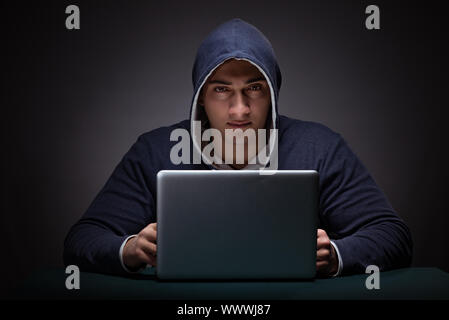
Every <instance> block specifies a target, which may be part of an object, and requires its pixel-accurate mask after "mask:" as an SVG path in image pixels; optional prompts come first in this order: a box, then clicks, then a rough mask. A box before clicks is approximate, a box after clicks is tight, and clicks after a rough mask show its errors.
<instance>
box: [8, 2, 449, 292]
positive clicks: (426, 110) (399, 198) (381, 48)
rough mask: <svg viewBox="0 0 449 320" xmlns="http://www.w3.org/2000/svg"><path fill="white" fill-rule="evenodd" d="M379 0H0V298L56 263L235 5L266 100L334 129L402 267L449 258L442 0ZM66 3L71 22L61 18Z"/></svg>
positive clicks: (173, 101) (186, 91) (176, 99)
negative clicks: (72, 27)
mask: <svg viewBox="0 0 449 320" xmlns="http://www.w3.org/2000/svg"><path fill="white" fill-rule="evenodd" d="M390 2H391V1H374V2H372V3H375V4H378V5H379V6H380V9H381V30H380V31H368V30H366V29H365V27H364V21H365V17H366V15H365V13H364V9H365V7H366V6H367V5H368V4H371V2H366V1H298V2H296V1H295V2H293V1H277V2H276V3H274V2H261V1H257V2H246V1H244V2H243V1H242V2H237V1H226V2H222V3H217V4H213V3H210V2H208V1H178V2H172V1H163V2H161V3H159V2H148V3H147V2H145V1H141V2H137V1H135V2H132V1H116V2H113V1H73V2H72V1H70V2H69V1H58V2H56V1H54V2H48V1H46V2H45V1H44V2H40V3H39V4H34V5H33V7H30V6H29V5H25V4H24V5H21V6H18V7H7V8H5V7H2V12H3V13H4V16H5V19H3V22H5V21H6V23H5V27H3V28H4V31H6V38H4V39H3V41H6V46H5V47H4V49H2V50H3V51H2V56H3V58H2V60H3V62H4V63H5V69H4V70H6V71H5V72H2V82H3V84H4V85H3V91H4V92H3V94H2V100H3V102H2V111H3V117H2V119H3V122H4V124H3V125H2V130H3V135H2V136H3V140H4V141H3V152H2V169H3V177H4V178H3V179H2V181H3V183H2V188H3V192H2V198H3V200H2V214H1V230H0V231H1V233H0V234H1V237H2V255H1V256H2V259H1V264H0V268H1V269H0V270H1V272H2V284H1V287H2V296H8V294H9V293H8V292H9V290H10V289H11V288H14V287H16V286H17V283H18V282H19V281H21V279H22V278H23V277H24V276H26V275H27V274H29V273H30V272H31V271H33V270H36V269H37V268H41V267H44V268H45V267H47V266H53V265H62V248H63V240H64V237H65V235H66V234H67V232H68V230H69V228H70V226H71V225H72V224H73V223H75V221H76V220H77V219H79V218H80V216H81V215H82V214H83V212H84V211H85V210H86V209H87V207H88V205H89V204H90V203H91V201H92V200H93V198H94V197H95V196H96V194H97V193H98V191H99V190H100V188H101V187H102V186H103V185H104V183H105V182H106V180H107V178H108V177H109V175H110V174H111V173H112V170H113V169H114V167H115V166H116V165H117V164H118V162H119V161H120V159H121V158H122V156H123V155H124V154H125V152H126V151H127V150H128V149H129V148H130V147H131V145H132V144H133V143H134V142H135V141H136V139H137V137H138V136H139V135H140V134H142V133H144V132H146V131H149V130H151V129H154V128H157V127H159V126H163V125H169V124H172V123H175V122H177V121H180V120H183V119H185V118H187V117H188V111H189V108H190V106H189V104H190V101H191V97H192V93H193V92H192V84H191V69H192V65H193V60H194V57H195V54H196V50H197V48H198V46H199V44H200V43H201V41H202V39H204V37H205V36H206V35H207V34H208V33H209V32H210V31H211V30H212V29H213V28H215V27H216V26H217V25H219V24H220V23H222V22H224V21H226V20H228V19H231V18H234V17H240V18H242V19H244V20H246V21H248V22H250V23H252V24H254V25H255V26H256V27H258V28H259V29H260V30H261V31H262V32H263V33H264V34H265V35H266V36H267V37H268V38H269V39H270V41H271V42H272V44H273V47H274V49H275V52H276V55H277V58H278V61H279V65H280V68H281V71H282V74H283V85H282V88H281V91H280V101H279V111H280V113H281V114H284V115H287V116H290V117H294V118H300V119H304V120H311V121H317V122H320V123H323V124H325V125H327V126H329V127H330V128H331V129H333V130H335V131H337V132H339V133H341V134H342V135H343V136H344V138H345V139H346V140H347V141H348V143H349V145H350V146H351V147H352V149H353V150H354V151H355V153H356V154H357V155H358V156H359V157H360V158H361V160H362V161H363V162H364V164H365V165H366V166H367V167H368V169H369V171H370V172H371V173H372V175H373V177H374V178H375V180H376V181H377V183H378V184H379V185H380V187H381V188H382V189H383V191H384V192H385V193H386V195H387V196H388V198H389V200H390V202H391V204H392V205H393V207H394V208H395V209H396V210H397V211H398V213H399V215H400V216H401V217H402V218H403V219H404V220H405V221H406V223H407V224H408V226H409V227H410V228H411V231H412V235H413V239H414V243H415V248H414V262H413V265H414V266H433V267H439V268H442V269H444V270H445V271H449V250H448V249H447V244H448V241H447V235H446V230H447V229H448V225H449V223H448V221H449V218H448V217H447V215H448V210H447V209H448V205H447V200H446V193H447V186H446V183H447V181H448V169H447V163H448V154H447V140H446V138H447V131H446V129H445V125H446V119H447V118H446V114H447V112H446V108H447V106H448V98H447V92H448V81H447V78H446V76H447V62H446V61H443V57H446V56H447V52H444V50H445V48H443V43H444V41H447V34H446V33H444V31H443V29H442V28H443V13H442V12H443V10H442V8H440V7H439V3H440V2H433V3H432V2H425V4H424V3H423V4H421V5H418V4H416V5H415V6H412V7H410V3H408V2H395V3H394V4H391V3H390ZM72 3H76V4H78V5H79V6H80V9H81V30H79V31H68V30H66V29H65V18H66V14H65V12H64V11H65V7H66V6H67V5H69V4H72ZM2 6H4V5H3V4H2ZM443 75H444V78H443Z"/></svg>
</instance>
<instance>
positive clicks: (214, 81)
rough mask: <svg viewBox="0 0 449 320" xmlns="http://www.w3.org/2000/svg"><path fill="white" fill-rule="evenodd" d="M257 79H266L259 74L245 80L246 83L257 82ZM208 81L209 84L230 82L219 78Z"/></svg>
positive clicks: (228, 83) (226, 83)
mask: <svg viewBox="0 0 449 320" xmlns="http://www.w3.org/2000/svg"><path fill="white" fill-rule="evenodd" d="M257 81H267V80H266V79H265V77H264V76H261V77H256V78H252V79H249V80H248V81H246V84H249V83H253V82H257ZM208 83H209V84H213V83H218V84H224V85H227V86H229V85H231V84H232V83H231V82H228V81H224V80H220V79H215V80H209V81H208Z"/></svg>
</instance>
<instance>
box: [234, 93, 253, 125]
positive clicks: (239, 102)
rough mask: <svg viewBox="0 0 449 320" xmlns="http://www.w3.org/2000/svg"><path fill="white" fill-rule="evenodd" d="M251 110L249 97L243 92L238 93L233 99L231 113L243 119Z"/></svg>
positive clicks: (236, 117) (235, 117) (237, 118)
mask: <svg viewBox="0 0 449 320" xmlns="http://www.w3.org/2000/svg"><path fill="white" fill-rule="evenodd" d="M250 112H251V109H250V107H249V101H248V98H247V97H245V96H244V95H243V94H242V93H237V94H236V95H235V96H234V98H233V99H232V100H231V106H230V108H229V114H230V115H231V116H232V117H233V118H234V119H236V120H239V119H242V118H244V117H245V116H247V115H248V114H249V113H250Z"/></svg>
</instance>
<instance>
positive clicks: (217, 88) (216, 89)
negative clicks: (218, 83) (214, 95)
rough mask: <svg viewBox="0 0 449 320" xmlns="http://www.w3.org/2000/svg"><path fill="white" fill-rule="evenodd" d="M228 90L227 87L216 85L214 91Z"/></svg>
mask: <svg viewBox="0 0 449 320" xmlns="http://www.w3.org/2000/svg"><path fill="white" fill-rule="evenodd" d="M227 90H228V88H226V87H215V88H214V91H215V92H226V91H227Z"/></svg>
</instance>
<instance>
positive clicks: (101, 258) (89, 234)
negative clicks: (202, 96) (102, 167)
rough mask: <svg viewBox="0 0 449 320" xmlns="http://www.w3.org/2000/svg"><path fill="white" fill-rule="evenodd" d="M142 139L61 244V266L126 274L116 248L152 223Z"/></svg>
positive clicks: (148, 170) (145, 147)
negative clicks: (62, 260) (71, 265)
mask: <svg viewBox="0 0 449 320" xmlns="http://www.w3.org/2000/svg"><path fill="white" fill-rule="evenodd" d="M149 154H150V149H149V147H148V144H146V143H145V141H144V139H143V136H140V137H139V139H138V140H137V141H136V143H134V145H133V146H132V147H131V149H130V150H129V151H128V152H127V153H126V154H125V156H124V157H123V158H122V160H121V161H120V163H119V164H118V165H117V166H116V168H115V169H114V171H113V173H112V175H111V176H110V178H109V179H108V181H107V182H106V184H105V185H104V187H103V188H102V189H101V190H100V192H99V194H98V195H97V196H96V197H95V199H94V200H93V202H92V203H91V205H90V206H89V208H88V209H87V211H86V212H85V214H84V215H83V216H82V218H81V219H80V220H79V221H78V222H77V223H76V224H75V225H74V226H73V227H72V228H71V229H70V231H69V233H68V234H67V237H66V239H65V241H64V254H63V259H64V264H65V265H69V264H74V265H77V266H78V267H79V268H80V269H81V270H83V271H91V272H100V273H109V274H126V273H128V272H127V270H126V269H124V268H123V266H122V263H121V258H120V248H121V246H122V244H123V243H124V241H126V239H127V238H128V237H129V236H131V235H134V234H137V233H139V232H140V230H142V229H143V228H144V227H145V226H147V225H148V224H149V223H151V222H155V221H156V216H155V204H154V198H153V192H152V191H151V185H150V177H151V175H152V174H154V176H155V174H156V173H155V172H153V168H151V166H150V165H149V163H150V159H149Z"/></svg>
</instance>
